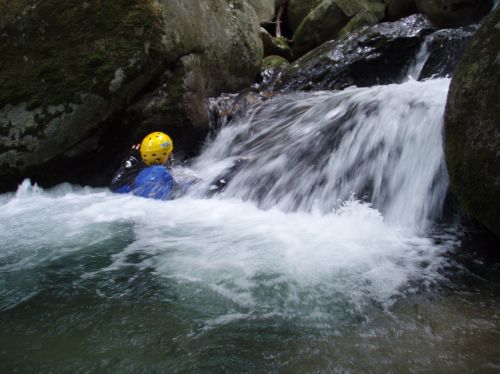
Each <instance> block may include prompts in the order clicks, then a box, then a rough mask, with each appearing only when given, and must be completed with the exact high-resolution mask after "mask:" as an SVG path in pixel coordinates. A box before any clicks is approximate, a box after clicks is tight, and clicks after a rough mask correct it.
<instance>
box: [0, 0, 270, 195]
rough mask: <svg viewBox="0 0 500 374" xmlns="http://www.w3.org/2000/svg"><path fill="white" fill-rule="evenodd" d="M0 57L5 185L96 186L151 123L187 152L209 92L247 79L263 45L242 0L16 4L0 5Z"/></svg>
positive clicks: (201, 125)
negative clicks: (133, 111)
mask: <svg viewBox="0 0 500 374" xmlns="http://www.w3.org/2000/svg"><path fill="white" fill-rule="evenodd" d="M0 55H1V56H2V58H1V59H0V87H2V88H1V90H0V190H6V189H11V188H13V187H15V184H16V183H17V182H19V180H20V179H21V178H24V177H32V178H34V179H35V180H37V181H40V182H42V183H45V184H52V183H57V182H60V181H64V180H66V181H71V182H79V183H91V184H96V183H97V184H103V183H104V182H105V180H106V178H107V177H108V176H109V173H110V172H111V170H112V169H113V168H114V167H115V166H116V165H115V164H113V163H112V162H109V160H112V159H114V158H113V155H116V154H117V153H119V152H120V151H124V149H125V145H124V144H125V143H128V142H130V141H132V139H133V140H135V141H136V140H137V138H134V137H135V136H142V135H143V132H144V131H146V130H149V129H150V128H151V127H153V126H154V127H155V129H158V130H165V131H167V132H172V131H174V133H175V134H174V135H175V139H174V142H175V141H176V140H177V139H180V138H181V137H183V140H182V141H180V142H179V143H177V144H179V145H183V146H185V147H187V148H189V149H192V148H193V147H195V146H196V145H197V144H198V143H199V141H200V138H201V137H202V133H203V132H206V131H207V126H208V124H207V122H208V121H207V116H206V114H204V113H206V98H207V97H208V96H212V95H216V94H218V93H220V92H222V91H232V90H237V89H239V88H241V87H243V86H246V85H248V84H249V83H251V82H252V81H253V80H254V78H255V76H256V75H257V74H258V73H259V71H260V64H261V60H262V41H261V39H260V36H259V20H258V17H257V15H256V13H255V10H254V8H252V7H251V6H250V4H249V3H248V2H247V1H244V0H233V1H231V2H227V1H226V0H200V1H182V0H118V1H100V0H86V1H77V0H68V1H65V2H60V1H56V0H43V1H38V0H18V1H12V2H1V3H0ZM159 97H160V98H161V100H159ZM148 99H149V101H148ZM134 106H135V107H136V108H142V109H137V112H140V113H141V115H138V116H136V117H135V118H136V120H137V121H135V120H134V121H130V120H128V118H127V113H126V109H127V108H130V107H134ZM141 106H142V107H141ZM159 107H161V109H160V108H159ZM151 113H152V114H154V116H153V117H154V118H153V119H152V120H150V119H149V118H148V116H149V115H150V114H151ZM157 126H160V127H157ZM172 128H174V129H173V130H172ZM171 130H172V131H171ZM191 133H195V135H194V136H191V135H190V134H191ZM176 149H178V147H176ZM189 149H188V151H189ZM102 160H106V161H108V162H107V163H103V162H102Z"/></svg>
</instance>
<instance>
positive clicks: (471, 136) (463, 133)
mask: <svg viewBox="0 0 500 374" xmlns="http://www.w3.org/2000/svg"><path fill="white" fill-rule="evenodd" d="M499 51H500V9H496V10H495V11H494V13H493V14H491V15H490V16H489V17H488V19H487V20H486V21H485V23H484V24H483V26H481V28H480V29H479V31H478V32H477V33H476V34H475V35H474V36H473V37H472V40H471V42H470V44H469V45H468V47H467V48H466V49H465V52H464V54H463V56H462V58H461V60H460V62H459V64H458V66H457V68H456V70H455V73H454V76H453V79H452V82H451V86H450V92H449V95H448V102H447V105H446V113H445V153H446V164H447V167H448V172H449V175H450V182H451V183H450V186H451V190H452V192H453V193H454V194H455V195H456V197H457V198H458V200H459V202H460V204H461V205H462V207H463V208H464V209H465V210H466V211H467V212H468V213H469V214H470V215H471V216H472V217H474V218H475V219H477V220H478V221H479V222H481V223H482V224H484V225H485V226H486V227H487V228H489V229H490V230H491V231H493V232H494V233H496V234H497V235H499V236H500V100H498V87H499V86H500V54H499Z"/></svg>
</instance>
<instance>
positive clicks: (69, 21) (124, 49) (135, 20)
mask: <svg viewBox="0 0 500 374" xmlns="http://www.w3.org/2000/svg"><path fill="white" fill-rule="evenodd" d="M0 14H1V16H0V55H1V56H2V58H1V59H0V87H2V89H1V90H0V108H1V107H3V106H4V105H6V104H14V105H15V104H18V103H21V102H28V106H29V108H35V107H38V106H41V105H50V104H59V103H66V102H78V94H79V93H83V92H90V93H95V94H97V95H100V96H102V97H107V96H109V95H110V94H111V93H110V91H109V84H110V82H111V81H112V80H113V78H114V75H115V71H116V69H118V68H120V67H121V68H123V69H126V68H129V69H131V70H132V71H127V70H125V72H126V75H127V73H128V74H132V75H133V74H134V71H133V70H134V69H136V70H137V67H136V66H133V65H134V63H133V62H134V60H136V61H143V60H144V57H145V56H151V57H153V56H154V55H155V54H158V53H160V52H161V35H162V32H161V30H162V21H161V17H160V13H159V11H158V10H157V9H156V7H155V5H154V2H153V0H143V1H141V0H116V1H103V0H84V1H82V0H79V1H76V0H66V1H61V0H0Z"/></svg>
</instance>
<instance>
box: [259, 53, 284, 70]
mask: <svg viewBox="0 0 500 374" xmlns="http://www.w3.org/2000/svg"><path fill="white" fill-rule="evenodd" d="M289 64H290V62H288V60H287V59H286V58H283V57H281V56H267V57H265V58H264V59H263V60H262V70H267V69H276V70H280V69H283V68H284V67H285V66H287V65H289Z"/></svg>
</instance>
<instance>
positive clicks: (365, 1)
mask: <svg viewBox="0 0 500 374" xmlns="http://www.w3.org/2000/svg"><path fill="white" fill-rule="evenodd" d="M384 17H385V5H384V4H383V3H381V2H380V1H378V0H323V1H322V2H321V3H320V4H319V5H318V6H317V7H316V8H314V9H313V10H312V11H311V12H310V13H309V14H308V15H307V16H306V17H305V18H304V19H303V20H302V22H301V24H300V25H299V26H298V28H297V30H295V32H294V34H293V41H294V44H293V52H294V54H295V55H296V56H301V55H303V54H304V53H305V52H307V51H310V50H311V49H313V48H315V47H317V46H318V45H320V44H322V43H324V42H326V41H328V40H331V39H335V38H337V37H338V36H340V35H342V34H345V33H347V32H350V31H352V30H355V29H358V28H360V27H362V26H367V25H374V24H376V23H377V22H379V21H381V20H382V19H383V18H384Z"/></svg>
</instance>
